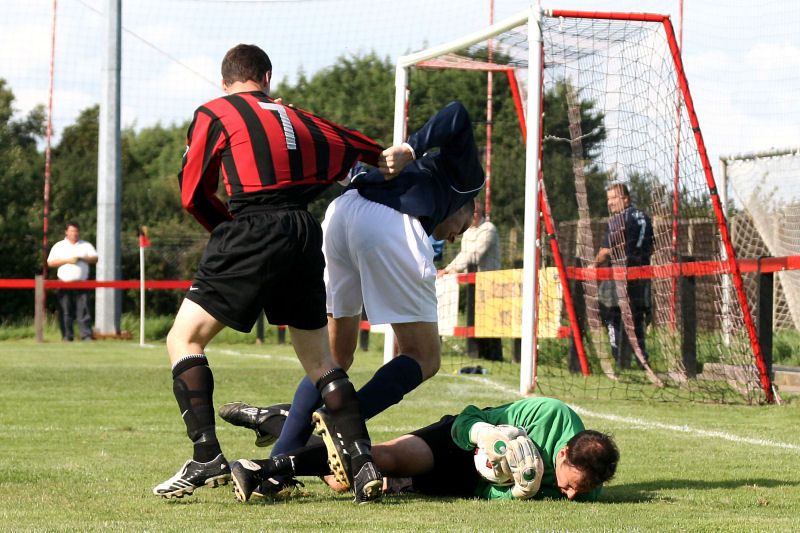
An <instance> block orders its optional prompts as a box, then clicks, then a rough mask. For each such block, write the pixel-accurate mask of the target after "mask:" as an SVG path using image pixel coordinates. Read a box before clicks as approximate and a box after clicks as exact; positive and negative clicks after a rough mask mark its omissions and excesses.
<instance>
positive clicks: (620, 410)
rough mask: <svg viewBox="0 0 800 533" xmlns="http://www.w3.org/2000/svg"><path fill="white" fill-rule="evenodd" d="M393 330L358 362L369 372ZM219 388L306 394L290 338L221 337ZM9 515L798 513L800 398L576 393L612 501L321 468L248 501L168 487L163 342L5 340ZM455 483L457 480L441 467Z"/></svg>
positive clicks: (189, 519)
mask: <svg viewBox="0 0 800 533" xmlns="http://www.w3.org/2000/svg"><path fill="white" fill-rule="evenodd" d="M380 344H381V343H379V342H375V343H373V345H374V346H375V347H376V348H377V349H376V350H374V351H371V352H368V353H362V352H358V353H357V354H356V363H355V365H354V367H353V368H352V369H351V372H350V373H351V376H352V378H353V381H354V382H355V384H356V385H357V386H358V385H360V384H363V383H364V382H365V381H366V380H367V379H368V378H369V376H370V375H371V373H372V372H373V371H374V370H375V369H376V368H377V367H378V365H379V364H380V360H381V355H380V354H379V353H378V350H379V349H380ZM208 356H209V359H210V361H211V364H212V368H213V370H214V375H215V379H216V390H215V396H214V398H215V403H216V406H217V407H218V406H219V405H221V404H222V403H224V402H228V401H236V400H242V401H247V402H251V403H259V404H271V403H277V402H282V401H290V400H291V396H292V392H293V390H294V387H295V385H296V384H297V382H298V381H299V380H300V378H301V377H302V370H301V367H300V365H299V363H298V362H297V361H296V359H295V357H294V355H293V352H292V350H291V348H290V347H287V346H276V345H264V346H257V345H253V344H249V345H248V344H224V343H221V342H220V343H214V344H212V345H211V346H210V347H209V349H208ZM0 376H2V381H1V382H0V383H2V387H0V524H2V529H3V530H4V531H70V532H71V531H151V532H155V531H179V532H192V531H203V532H207V531H265V532H270V533H272V532H281V531H325V532H361V531H436V532H438V531H459V532H484V531H513V532H520V531H525V532H535V531H542V532H544V531H564V532H566V531H570V532H575V531H598V532H599V531H642V532H643V531H692V532H694V531H725V532H730V531H742V532H745V531H746V532H750V531H798V530H800V439H798V436H799V435H800V432H799V431H798V427H799V421H800V406H798V405H797V404H796V403H792V404H790V405H788V406H725V405H708V404H688V403H666V402H630V401H620V400H613V401H610V400H602V399H597V400H585V399H582V400H575V401H572V400H571V399H569V398H564V400H565V401H567V403H569V404H570V405H573V406H574V407H576V408H577V409H578V411H579V413H580V414H581V416H582V417H583V419H584V422H585V423H586V426H587V427H588V428H592V429H598V430H601V431H606V432H610V433H612V434H613V435H614V437H615V439H616V441H617V443H618V445H619V447H620V450H621V462H620V466H619V469H618V472H617V476H616V478H615V479H614V480H612V482H611V483H609V484H608V485H606V488H605V489H604V492H603V495H602V496H601V501H600V502H597V503H593V504H579V503H575V502H569V501H547V500H545V501H528V502H523V501H503V502H484V501H476V500H462V499H437V500H430V499H426V498H424V497H421V496H419V495H413V494H404V495H398V496H387V497H386V498H384V501H383V503H381V504H377V505H368V506H357V505H355V504H353V503H352V502H351V497H350V496H349V495H339V494H335V493H333V492H332V491H330V490H329V489H327V487H326V486H325V485H324V484H323V483H322V482H321V481H319V480H318V479H316V478H306V479H304V480H303V481H304V482H305V484H306V485H305V489H303V490H302V491H299V492H295V493H293V494H291V495H289V496H288V497H284V498H277V499H274V500H266V501H264V500H262V501H260V502H252V503H248V504H242V503H239V502H237V501H235V500H234V498H233V494H232V492H231V489H230V485H228V486H225V487H221V488H217V489H209V488H206V487H203V488H200V489H198V490H197V491H196V492H195V494H194V495H193V496H188V497H185V498H183V499H179V500H162V499H159V498H157V497H155V496H154V495H153V494H152V492H151V491H152V488H153V486H155V485H156V484H158V483H159V482H161V481H163V480H165V479H166V478H168V477H169V476H171V475H172V474H173V473H175V471H176V470H177V469H178V468H179V467H180V466H181V465H182V464H183V462H184V461H185V460H186V459H187V458H189V457H190V454H191V443H190V442H189V440H188V438H187V437H186V434H185V429H184V426H183V423H182V422H181V419H180V413H179V412H178V407H177V404H176V403H175V400H174V397H173V395H172V383H171V375H170V371H169V364H168V358H167V355H166V350H165V348H164V346H163V343H160V344H156V345H153V346H145V347H142V346H139V345H138V344H135V343H133V342H121V341H98V342H95V343H91V344H89V343H79V342H75V343H71V344H67V343H60V342H47V343H42V344H37V343H35V342H33V341H27V340H26V341H5V342H0ZM518 387H519V385H518V380H517V378H515V377H514V376H511V375H493V374H491V373H490V374H488V375H481V376H471V375H453V374H449V373H441V374H440V375H438V376H436V377H435V378H433V379H432V380H430V381H428V382H426V383H425V384H423V386H422V387H420V388H419V389H418V390H416V391H414V392H413V393H412V394H410V395H409V396H408V397H407V398H406V399H405V400H404V401H403V402H402V403H401V404H399V405H397V406H394V407H392V408H391V409H389V410H388V411H387V412H385V413H383V414H381V415H379V416H378V417H376V418H375V419H373V420H371V421H370V422H369V428H370V431H371V434H372V437H373V440H374V441H376V442H377V441H381V440H386V439H389V438H392V437H395V436H398V435H400V434H402V433H404V432H407V431H409V430H412V429H415V428H417V427H420V426H422V425H425V424H427V423H430V422H433V421H435V420H438V419H439V417H440V416H441V415H442V414H445V413H457V412H458V411H460V409H461V408H463V406H464V405H466V404H468V403H474V404H476V405H479V406H487V405H498V404H501V403H505V402H508V401H513V400H514V399H517V398H518V397H519V395H518V392H517V391H518ZM218 436H219V438H220V441H221V443H222V446H223V450H224V452H225V454H226V457H227V458H228V459H229V460H234V459H238V458H241V457H248V458H259V457H262V456H265V455H266V454H267V450H266V449H263V448H255V447H254V445H253V441H254V438H253V437H254V435H253V433H252V432H250V431H247V430H243V429H241V428H235V427H232V426H229V425H227V424H225V423H224V422H222V421H221V420H220V421H219V426H218ZM442 482H443V483H445V482H447V480H442Z"/></svg>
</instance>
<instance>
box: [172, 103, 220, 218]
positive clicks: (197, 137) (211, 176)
mask: <svg viewBox="0 0 800 533" xmlns="http://www.w3.org/2000/svg"><path fill="white" fill-rule="evenodd" d="M223 141H224V137H223V135H222V132H221V128H220V126H219V124H218V123H217V122H216V121H214V120H212V119H211V117H210V116H209V115H207V114H206V113H203V112H201V111H200V110H198V111H197V113H195V118H194V120H193V121H192V124H191V126H190V127H189V134H188V136H187V139H186V152H185V153H184V155H183V166H182V169H181V172H180V174H178V183H179V185H180V188H181V203H182V204H183V207H184V209H186V210H187V211H188V212H189V213H191V214H192V215H193V216H194V217H195V218H196V219H197V221H198V222H200V224H202V225H203V226H204V227H205V228H206V229H207V230H208V231H211V230H213V229H214V228H215V227H216V226H217V225H218V224H220V223H221V222H224V221H226V220H230V219H231V218H232V217H231V214H230V213H229V212H228V209H227V207H225V204H224V203H222V201H221V200H220V199H219V198H218V197H217V195H216V192H217V183H218V182H219V169H220V154H219V150H220V148H221V145H222V143H223Z"/></svg>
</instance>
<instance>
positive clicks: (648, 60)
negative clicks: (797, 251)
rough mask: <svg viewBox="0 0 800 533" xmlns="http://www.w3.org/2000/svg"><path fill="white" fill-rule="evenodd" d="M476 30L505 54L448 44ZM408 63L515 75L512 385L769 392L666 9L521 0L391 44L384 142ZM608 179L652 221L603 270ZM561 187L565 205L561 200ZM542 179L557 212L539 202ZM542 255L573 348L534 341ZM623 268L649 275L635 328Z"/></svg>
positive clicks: (398, 128)
mask: <svg viewBox="0 0 800 533" xmlns="http://www.w3.org/2000/svg"><path fill="white" fill-rule="evenodd" d="M489 39H491V40H492V42H494V43H497V49H498V50H502V51H503V54H502V55H503V56H504V57H505V58H506V59H505V61H508V62H513V65H512V64H510V63H509V64H499V65H492V64H482V63H480V62H476V61H474V60H470V59H466V60H464V59H463V58H462V59H459V58H458V57H456V58H454V57H453V54H455V53H456V52H457V51H460V50H465V49H471V47H473V48H474V47H476V46H478V45H481V44H483V43H485V42H486V41H487V40H489ZM459 63H460V64H459ZM416 67H425V68H431V67H433V68H464V69H466V68H470V69H474V70H487V71H506V72H510V73H512V74H513V76H514V77H515V78H523V79H524V81H525V83H520V85H525V84H526V90H525V91H524V93H525V94H524V97H519V96H518V94H519V93H517V94H515V95H514V98H515V100H517V101H522V102H523V103H522V104H521V105H518V106H517V109H518V111H519V110H520V109H522V110H524V113H522V114H521V115H522V116H521V119H522V120H521V127H522V131H523V136H524V137H525V142H524V150H525V151H524V165H525V169H524V176H525V179H524V188H525V191H524V217H523V218H524V229H523V267H522V282H521V295H522V296H521V300H522V312H521V328H520V333H521V335H520V337H521V354H520V355H521V365H520V393H521V394H523V395H524V394H530V393H532V392H534V390H536V389H538V390H539V391H541V392H543V393H549V394H560V395H574V394H590V395H592V396H594V397H597V396H598V394H599V391H603V390H605V391H608V394H609V395H610V396H612V397H613V396H616V395H617V394H620V393H622V394H626V393H627V392H628V391H630V390H634V389H636V390H639V391H641V392H640V394H641V396H642V397H650V398H653V397H656V398H664V399H668V398H681V399H684V398H687V399H705V400H708V399H711V400H712V401H720V400H721V401H724V400H725V399H726V398H728V397H730V396H737V395H738V397H739V398H744V400H745V401H746V402H749V403H757V402H767V403H771V402H773V401H774V400H775V396H774V393H773V389H772V384H771V380H770V376H769V375H768V371H767V365H766V363H765V361H764V358H763V355H762V353H761V348H760V345H759V339H758V335H757V332H756V328H755V323H754V320H753V317H752V316H751V312H750V306H749V305H748V300H747V295H746V291H745V287H744V284H743V280H742V274H741V272H740V270H739V266H738V263H737V258H736V254H735V252H734V247H733V244H732V241H731V235H730V232H729V227H728V221H727V219H726V215H725V213H724V210H723V207H724V202H723V201H722V200H721V198H720V196H719V194H718V191H717V186H716V183H715V180H714V176H713V174H712V171H711V166H710V164H709V161H708V155H707V153H706V149H705V145H704V140H703V136H702V133H701V129H700V124H699V121H698V118H697V115H696V112H695V109H694V104H693V101H692V97H691V93H690V91H689V85H688V82H687V79H686V75H685V72H684V69H683V64H682V59H681V54H680V50H679V48H678V44H677V41H676V36H675V33H674V31H673V28H672V25H671V22H670V19H669V17H668V16H665V15H654V14H639V13H596V12H581V11H567V10H542V9H540V8H538V7H531V8H530V9H528V10H525V11H523V12H520V13H518V14H516V15H514V16H512V17H509V18H508V19H505V20H503V21H500V22H498V23H496V24H493V25H491V26H488V27H486V28H484V29H482V30H480V31H477V32H473V33H471V34H469V35H467V36H465V37H463V38H461V39H457V40H454V41H450V42H448V43H444V44H442V45H439V46H436V47H433V48H429V49H426V50H422V51H419V52H415V53H413V54H409V55H406V56H402V57H401V58H400V59H399V60H398V63H397V68H396V86H395V122H394V125H395V129H394V141H395V142H402V140H403V139H404V138H405V136H406V134H407V131H406V130H407V128H406V124H407V114H408V113H407V112H408V101H409V90H413V87H411V88H409V69H412V68H416ZM515 88H517V87H516V84H513V85H512V91H513V90H514V89H515ZM520 92H523V91H520ZM548 106H549V107H548ZM559 109H563V110H564V111H563V113H562V115H561V117H560V116H559V113H560V111H559ZM548 110H549V111H548ZM567 111H568V112H567ZM567 117H569V118H568V119H567ZM525 118H527V119H528V120H531V121H532V123H533V124H532V125H531V126H530V127H528V126H527V125H526V124H525ZM559 120H561V121H562V122H559ZM559 158H560V159H559ZM520 170H521V169H520ZM498 179H501V180H502V177H499V178H498ZM565 180H566V181H568V182H570V185H569V187H567V188H566V189H565ZM493 181H494V180H493ZM616 183H621V184H624V185H626V186H627V187H628V188H629V189H630V190H631V191H632V194H631V198H632V199H633V200H634V202H635V203H636V204H637V206H638V207H640V208H641V209H642V210H644V211H645V212H647V213H648V214H649V216H650V217H651V218H652V224H653V230H654V231H653V245H652V254H651V257H650V263H649V264H645V265H644V266H634V267H630V266H628V264H627V262H625V258H624V252H623V251H622V250H624V242H621V243H619V242H618V243H616V244H615V245H614V250H612V256H613V257H614V259H615V261H613V262H612V266H611V267H607V268H596V265H595V264H594V258H595V253H596V250H597V248H598V246H599V243H600V241H601V240H602V236H603V234H604V233H605V227H606V225H605V222H604V223H603V225H602V227H600V226H598V222H600V220H601V219H603V218H606V217H609V215H613V214H614V213H609V211H608V209H607V208H606V207H605V189H606V188H607V187H608V186H609V185H611V184H616ZM545 184H547V186H546V187H545ZM570 187H571V189H572V190H574V196H575V199H574V200H575V201H574V205H572V206H571V207H570V206H568V205H565V203H564V191H565V190H567V189H569V188H570ZM553 190H555V191H556V192H555V195H556V196H554V198H556V199H557V200H558V201H559V202H558V203H559V206H558V210H551V208H550V202H549V199H548V192H549V191H553ZM519 193H520V195H521V194H522V191H519ZM554 205H555V204H554ZM540 219H541V220H542V221H543V224H540ZM540 225H541V226H543V227H544V229H545V230H546V231H545V232H542V227H540ZM570 228H572V229H570ZM570 231H572V233H570ZM548 243H549V244H550V247H549V249H550V250H551V252H550V255H549V257H548V258H545V257H544V254H543V250H545V249H548V246H546V245H547V244H548ZM562 254H563V255H564V258H562V257H561V255H562ZM547 261H554V262H555V263H556V265H557V268H558V270H559V273H560V275H561V276H562V282H563V284H564V287H565V290H564V293H563V296H559V298H563V302H564V304H565V305H564V307H563V309H565V311H566V313H565V315H564V320H565V321H568V323H569V326H570V328H571V329H572V338H573V341H575V343H576V344H578V345H580V347H577V346H576V348H577V352H578V354H577V356H576V358H575V359H574V360H572V359H570V360H568V358H567V357H566V356H565V355H564V352H566V350H565V349H564V346H563V342H562V344H561V345H558V346H557V347H556V348H554V349H548V350H545V352H546V353H545V352H543V351H542V347H541V346H544V345H541V346H540V344H541V343H540V341H541V339H540V338H539V336H538V334H537V327H536V326H537V324H539V322H538V321H537V317H538V315H539V312H540V310H539V305H540V303H541V302H540V296H541V295H540V292H539V288H538V286H537V284H538V283H539V266H540V265H541V266H543V267H546V266H547V264H550V263H547V264H545V263H546V262H547ZM565 265H566V266H565ZM572 265H575V266H572ZM604 280H608V281H609V282H610V283H611V286H612V292H614V293H615V298H616V300H615V303H614V304H608V305H615V306H617V308H618V309H619V310H620V314H621V315H622V317H621V324H620V326H618V333H617V334H618V335H622V338H621V339H616V342H618V343H622V344H625V342H629V344H630V346H631V349H632V350H633V352H634V354H635V356H636V357H635V360H636V361H638V363H639V365H640V366H641V367H642V368H643V370H644V371H645V372H643V373H638V374H636V373H635V372H632V371H631V369H630V368H629V367H626V366H625V364H624V363H623V361H622V359H621V357H622V354H621V353H620V354H618V353H614V352H612V351H610V350H609V347H608V345H609V337H608V336H607V335H606V329H607V328H608V326H609V322H608V319H607V315H608V313H607V310H608V309H607V308H606V307H605V305H606V304H602V303H601V301H600V296H601V295H600V288H601V286H602V285H603V281H604ZM637 280H641V281H642V283H644V282H646V283H647V286H648V291H649V290H650V289H649V288H650V287H651V286H652V297H651V296H650V294H651V293H650V292H648V293H647V294H648V295H647V300H648V301H647V305H646V307H647V311H646V313H647V320H648V322H649V326H647V330H646V331H647V332H646V334H645V333H644V332H643V331H641V328H642V324H641V323H637V319H635V318H632V317H633V316H634V309H641V308H642V305H643V304H642V303H641V302H640V301H637V297H636V296H633V295H632V294H633V293H630V294H629V291H630V290H631V289H630V287H631V284H636V283H637V282H638V281H637ZM568 281H569V285H567V282H568ZM573 285H574V289H571V288H570V287H572V286H573ZM573 290H574V291H575V292H573ZM726 294H727V295H728V296H725V295H726ZM578 307H580V308H581V309H582V311H581V312H580V313H576V311H577V309H578ZM637 312H638V311H637ZM577 315H580V316H577ZM645 337H646V342H647V345H648V346H649V352H650V353H649V354H648V351H647V350H646V348H645ZM626 338H627V339H630V341H625V339H626ZM390 345H391V350H390V348H389V347H390ZM584 348H585V353H584ZM393 350H394V339H393V338H391V337H390V336H387V340H386V350H385V355H387V357H388V356H389V354H390V351H391V352H393ZM612 356H613V358H612ZM578 359H580V364H577V361H578ZM620 391H622V392H620Z"/></svg>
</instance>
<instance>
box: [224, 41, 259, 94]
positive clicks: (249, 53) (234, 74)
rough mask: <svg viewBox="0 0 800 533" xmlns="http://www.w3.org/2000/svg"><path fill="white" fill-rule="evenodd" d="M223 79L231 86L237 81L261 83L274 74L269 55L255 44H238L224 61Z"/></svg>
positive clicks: (229, 51)
mask: <svg viewBox="0 0 800 533" xmlns="http://www.w3.org/2000/svg"><path fill="white" fill-rule="evenodd" d="M221 70H222V79H223V80H224V81H225V83H227V84H228V85H230V84H231V83H234V82H237V81H255V82H259V83H260V82H261V80H263V79H264V75H265V74H266V73H267V72H272V62H271V61H270V60H269V56H268V55H267V53H266V52H265V51H264V50H262V49H261V48H259V47H258V46H256V45H254V44H237V45H236V46H234V47H233V48H231V49H230V50H228V53H227V54H225V57H224V58H223V59H222V69H221Z"/></svg>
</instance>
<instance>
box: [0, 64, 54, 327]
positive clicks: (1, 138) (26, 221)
mask: <svg viewBox="0 0 800 533" xmlns="http://www.w3.org/2000/svg"><path fill="white" fill-rule="evenodd" d="M13 104H14V93H13V92H12V91H11V89H10V88H9V87H8V86H7V84H6V82H5V80H3V79H0V168H2V172H0V191H2V195H3V201H2V202H0V228H2V239H0V257H2V258H3V268H2V277H4V278H28V279H30V278H33V276H34V275H36V274H39V273H41V272H42V267H43V258H42V205H43V197H44V195H43V190H44V180H43V176H44V170H45V161H44V155H43V154H42V153H40V152H39V151H38V150H37V146H36V143H37V142H38V141H39V140H41V139H42V138H43V136H44V133H45V119H44V110H43V108H42V107H36V108H34V109H33V110H32V111H31V112H30V113H28V114H27V115H26V116H24V117H21V118H19V119H15V118H14V107H13ZM62 234H63V232H62ZM20 309H24V310H25V311H26V314H27V313H28V312H29V310H31V309H33V294H32V291H4V294H3V296H2V298H0V324H4V323H6V322H8V320H9V319H13V318H15V317H16V316H18V314H19V312H20V311H19V310H20Z"/></svg>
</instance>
